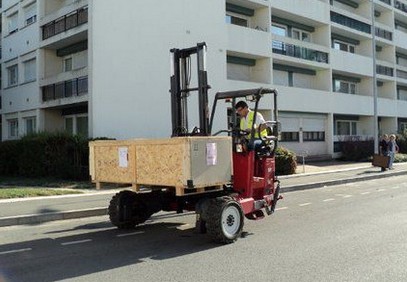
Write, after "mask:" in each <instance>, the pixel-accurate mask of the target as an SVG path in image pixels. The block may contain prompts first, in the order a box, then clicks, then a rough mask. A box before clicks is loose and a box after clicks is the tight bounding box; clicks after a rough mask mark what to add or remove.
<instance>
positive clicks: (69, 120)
mask: <svg viewBox="0 0 407 282" xmlns="http://www.w3.org/2000/svg"><path fill="white" fill-rule="evenodd" d="M65 131H66V132H68V133H70V134H74V132H73V117H66V118H65Z"/></svg>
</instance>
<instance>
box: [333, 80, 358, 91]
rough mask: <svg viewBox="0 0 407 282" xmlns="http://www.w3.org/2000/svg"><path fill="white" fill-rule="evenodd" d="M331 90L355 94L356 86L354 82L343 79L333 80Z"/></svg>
mask: <svg viewBox="0 0 407 282" xmlns="http://www.w3.org/2000/svg"><path fill="white" fill-rule="evenodd" d="M333 91H334V92H340V93H347V94H356V92H357V86H356V83H354V82H349V81H344V80H338V79H334V80H333Z"/></svg>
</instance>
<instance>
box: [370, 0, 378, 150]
mask: <svg viewBox="0 0 407 282" xmlns="http://www.w3.org/2000/svg"><path fill="white" fill-rule="evenodd" d="M371 3H372V7H371V8H372V11H371V13H372V49H373V50H372V51H373V119H374V121H373V127H374V128H373V137H374V153H375V154H377V153H378V152H379V121H378V114H377V79H376V27H375V9H374V0H371Z"/></svg>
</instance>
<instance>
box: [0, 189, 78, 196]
mask: <svg viewBox="0 0 407 282" xmlns="http://www.w3.org/2000/svg"><path fill="white" fill-rule="evenodd" d="M80 193H82V192H81V191H75V190H68V189H52V188H29V187H24V188H22V187H19V188H16V187H14V188H0V199H12V198H28V197H40V196H56V195H66V194H80Z"/></svg>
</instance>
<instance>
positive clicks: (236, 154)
mask: <svg viewBox="0 0 407 282" xmlns="http://www.w3.org/2000/svg"><path fill="white" fill-rule="evenodd" d="M206 48H207V47H206V44H205V43H199V44H197V45H196V46H194V47H192V48H186V49H172V50H170V52H171V58H172V75H171V91H170V92H171V112H172V136H171V137H172V138H178V137H185V136H189V137H192V138H193V137H194V136H200V137H205V136H216V135H220V134H225V135H227V136H229V137H230V139H231V143H232V146H231V147H232V160H231V161H233V166H232V167H233V174H232V175H230V182H229V183H227V184H225V185H223V187H222V189H221V190H215V191H212V190H208V191H206V190H205V191H202V192H199V193H192V194H185V195H182V196H178V195H176V193H174V191H173V190H171V189H160V187H148V189H146V191H143V192H134V191H127V190H126V191H121V192H119V193H117V194H116V195H115V196H113V198H112V200H111V202H110V205H109V209H108V210H109V217H110V221H111V222H112V224H113V225H115V226H117V227H118V228H133V227H134V226H136V225H137V224H141V223H143V222H145V221H146V220H147V219H148V218H149V217H150V216H151V215H152V214H154V213H156V212H159V211H176V212H178V213H182V212H184V211H195V212H196V230H197V231H198V232H199V233H207V234H208V235H209V236H210V237H211V239H212V240H213V241H215V242H218V243H232V242H234V241H235V240H236V239H237V238H239V237H240V236H241V233H242V230H243V223H244V217H246V218H247V219H250V220H258V219H262V218H264V216H265V214H267V215H271V214H272V213H273V212H274V211H275V208H276V204H277V201H278V200H280V199H282V196H280V194H279V191H280V183H279V181H278V180H277V177H276V175H275V171H276V169H275V167H276V163H275V150H276V148H277V144H278V135H279V123H278V111H277V91H276V90H275V89H268V88H257V89H246V90H237V91H227V92H218V93H216V95H215V99H214V102H213V105H212V111H211V114H210V115H209V106H208V90H209V89H210V86H209V85H208V83H207V72H206V63H205V58H206ZM193 55H196V61H194V64H196V66H197V70H198V72H197V79H196V81H197V84H198V85H197V87H191V86H190V81H191V73H190V70H191V57H192V56H193ZM193 92H197V95H198V97H197V98H198V116H199V125H198V126H194V127H193V129H192V130H190V129H189V124H188V122H189V118H188V117H189V114H188V98H189V97H191V95H193V94H195V93H193ZM270 94H271V95H272V96H271V99H269V100H270V102H271V105H270V110H271V112H272V120H271V121H267V122H266V125H267V128H266V129H267V135H266V136H264V134H258V136H261V137H260V138H258V139H256V138H255V134H251V135H248V134H247V132H246V131H242V130H240V128H239V125H240V123H239V120H238V117H237V115H236V113H235V111H234V107H235V104H236V103H237V101H238V100H243V99H244V100H245V101H247V102H250V104H253V106H252V110H253V111H254V112H255V114H254V117H256V113H257V112H258V107H259V102H260V100H261V99H262V98H263V97H266V95H270ZM218 101H224V102H226V103H229V105H230V111H231V112H232V115H231V117H230V122H229V124H228V125H227V126H225V127H227V129H225V130H220V131H218V132H216V133H213V134H212V128H213V122H214V117H215V111H216V107H217V104H218ZM254 125H255V120H254V121H253V128H252V132H255V126H254ZM249 136H250V137H249ZM256 140H257V141H256ZM255 142H256V144H257V145H256V146H255V145H254V144H255Z"/></svg>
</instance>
